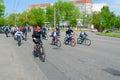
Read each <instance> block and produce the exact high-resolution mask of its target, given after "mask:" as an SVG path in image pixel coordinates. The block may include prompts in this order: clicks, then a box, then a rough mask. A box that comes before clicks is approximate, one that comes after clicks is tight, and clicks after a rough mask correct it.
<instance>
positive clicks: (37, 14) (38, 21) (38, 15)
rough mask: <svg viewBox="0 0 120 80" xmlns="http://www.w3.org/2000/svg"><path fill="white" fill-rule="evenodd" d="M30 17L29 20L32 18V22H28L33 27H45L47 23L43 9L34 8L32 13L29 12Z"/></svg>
mask: <svg viewBox="0 0 120 80" xmlns="http://www.w3.org/2000/svg"><path fill="white" fill-rule="evenodd" d="M28 13H29V15H31V16H29V15H28V16H29V17H28V18H30V20H29V21H28V22H29V23H30V24H31V25H33V26H37V25H39V26H42V25H44V23H45V20H46V18H45V11H44V10H43V9H41V8H37V9H36V8H34V9H31V10H30V11H28Z"/></svg>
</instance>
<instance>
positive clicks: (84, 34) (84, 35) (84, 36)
mask: <svg viewBox="0 0 120 80" xmlns="http://www.w3.org/2000/svg"><path fill="white" fill-rule="evenodd" d="M79 37H81V39H82V42H83V41H84V40H85V39H86V37H87V34H86V32H85V31H81V33H80V35H79Z"/></svg>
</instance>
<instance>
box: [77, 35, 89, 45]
mask: <svg viewBox="0 0 120 80" xmlns="http://www.w3.org/2000/svg"><path fill="white" fill-rule="evenodd" d="M83 43H84V44H85V45H87V46H90V45H91V40H90V39H88V38H87V37H86V38H85V39H83V38H82V37H78V38H77V44H83Z"/></svg>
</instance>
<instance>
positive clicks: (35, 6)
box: [28, 3, 50, 9]
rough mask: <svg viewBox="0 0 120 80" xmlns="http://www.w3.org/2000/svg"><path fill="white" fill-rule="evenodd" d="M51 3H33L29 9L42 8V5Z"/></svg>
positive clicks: (45, 5)
mask: <svg viewBox="0 0 120 80" xmlns="http://www.w3.org/2000/svg"><path fill="white" fill-rule="evenodd" d="M49 5H50V4H49V3H47V4H31V5H30V6H29V7H28V9H32V8H40V7H47V6H49Z"/></svg>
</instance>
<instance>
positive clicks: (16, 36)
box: [15, 29, 23, 39]
mask: <svg viewBox="0 0 120 80" xmlns="http://www.w3.org/2000/svg"><path fill="white" fill-rule="evenodd" d="M18 36H20V38H21V39H23V32H22V31H21V30H20V29H18V31H17V32H16V33H15V39H18Z"/></svg>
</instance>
